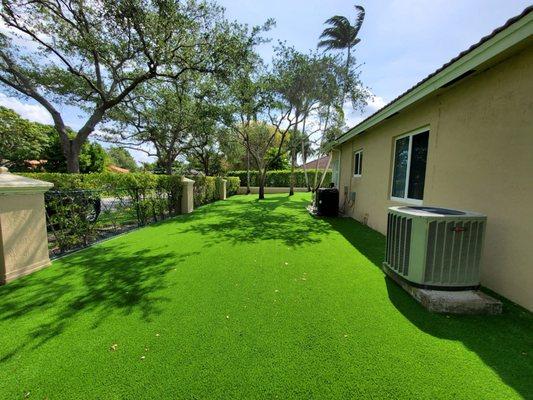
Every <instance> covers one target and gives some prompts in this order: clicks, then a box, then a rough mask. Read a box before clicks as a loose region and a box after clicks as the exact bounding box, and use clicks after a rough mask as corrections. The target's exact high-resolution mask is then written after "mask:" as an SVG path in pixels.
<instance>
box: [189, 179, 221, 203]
mask: <svg viewBox="0 0 533 400" xmlns="http://www.w3.org/2000/svg"><path fill="white" fill-rule="evenodd" d="M190 179H192V180H193V181H194V190H193V196H194V206H195V207H198V206H200V205H202V204H207V203H212V202H213V201H216V200H218V190H217V179H218V178H215V177H212V176H204V175H197V176H192V177H190Z"/></svg>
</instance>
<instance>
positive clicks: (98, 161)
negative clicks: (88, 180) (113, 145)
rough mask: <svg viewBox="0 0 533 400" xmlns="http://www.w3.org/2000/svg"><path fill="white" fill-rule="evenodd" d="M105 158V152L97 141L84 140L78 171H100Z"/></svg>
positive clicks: (83, 172)
mask: <svg viewBox="0 0 533 400" xmlns="http://www.w3.org/2000/svg"><path fill="white" fill-rule="evenodd" d="M106 160H107V153H106V152H105V150H104V148H103V147H102V146H101V145H100V144H99V143H96V142H85V143H84V144H83V145H82V146H81V154H80V172H81V173H82V174H88V173H91V172H102V171H103V170H104V168H105V165H106Z"/></svg>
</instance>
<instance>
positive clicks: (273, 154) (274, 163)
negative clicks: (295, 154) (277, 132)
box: [265, 147, 291, 170]
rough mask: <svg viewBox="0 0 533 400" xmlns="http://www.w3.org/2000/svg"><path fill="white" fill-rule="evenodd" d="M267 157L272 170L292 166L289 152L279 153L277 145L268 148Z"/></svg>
mask: <svg viewBox="0 0 533 400" xmlns="http://www.w3.org/2000/svg"><path fill="white" fill-rule="evenodd" d="M265 159H266V162H267V165H268V167H269V168H270V169H272V170H280V169H288V168H290V166H291V163H290V161H289V158H288V157H287V153H280V154H279V155H278V149H277V148H276V147H271V148H269V149H268V150H267V153H266V157H265Z"/></svg>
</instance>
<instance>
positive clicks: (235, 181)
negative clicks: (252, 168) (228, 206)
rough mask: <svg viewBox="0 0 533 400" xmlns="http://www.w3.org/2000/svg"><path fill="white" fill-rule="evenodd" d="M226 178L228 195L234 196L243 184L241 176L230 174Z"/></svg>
mask: <svg viewBox="0 0 533 400" xmlns="http://www.w3.org/2000/svg"><path fill="white" fill-rule="evenodd" d="M225 179H226V180H227V182H226V195H227V196H228V197H229V196H233V195H234V194H237V191H238V190H239V186H241V178H239V177H238V176H228V177H226V178H225Z"/></svg>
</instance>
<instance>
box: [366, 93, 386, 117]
mask: <svg viewBox="0 0 533 400" xmlns="http://www.w3.org/2000/svg"><path fill="white" fill-rule="evenodd" d="M386 104H387V100H385V99H384V98H383V97H381V96H372V97H371V98H370V100H369V101H368V104H367V106H366V109H365V113H367V112H370V113H374V112H376V111H377V110H379V109H380V108H383V107H385V105H386Z"/></svg>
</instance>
